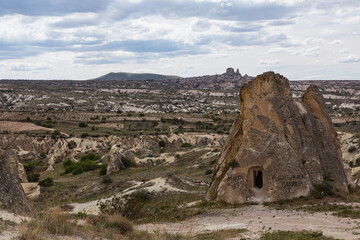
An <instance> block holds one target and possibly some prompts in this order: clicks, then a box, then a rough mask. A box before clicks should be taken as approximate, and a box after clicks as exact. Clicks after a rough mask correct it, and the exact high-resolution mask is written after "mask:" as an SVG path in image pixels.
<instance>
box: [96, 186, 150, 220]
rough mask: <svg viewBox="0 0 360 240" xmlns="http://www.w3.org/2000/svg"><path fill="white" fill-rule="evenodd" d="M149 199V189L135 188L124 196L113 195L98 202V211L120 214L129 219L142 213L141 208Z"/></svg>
mask: <svg viewBox="0 0 360 240" xmlns="http://www.w3.org/2000/svg"><path fill="white" fill-rule="evenodd" d="M150 199H151V195H150V193H149V191H147V190H145V189H140V190H136V191H135V192H134V193H132V194H130V195H128V196H124V197H113V198H111V200H108V201H106V202H104V203H100V211H101V212H102V213H106V214H114V213H115V214H121V215H122V216H124V217H126V218H129V219H136V218H139V217H141V216H142V215H143V212H142V208H143V206H144V205H145V203H146V202H148V201H149V200H150Z"/></svg>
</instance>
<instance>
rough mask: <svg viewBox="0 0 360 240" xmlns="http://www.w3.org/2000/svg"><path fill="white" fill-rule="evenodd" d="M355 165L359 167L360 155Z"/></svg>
mask: <svg viewBox="0 0 360 240" xmlns="http://www.w3.org/2000/svg"><path fill="white" fill-rule="evenodd" d="M355 166H356V167H359V166H360V157H358V158H357V159H356V160H355Z"/></svg>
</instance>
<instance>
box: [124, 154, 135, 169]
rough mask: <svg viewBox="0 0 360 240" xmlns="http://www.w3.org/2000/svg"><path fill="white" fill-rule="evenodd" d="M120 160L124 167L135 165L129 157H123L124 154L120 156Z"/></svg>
mask: <svg viewBox="0 0 360 240" xmlns="http://www.w3.org/2000/svg"><path fill="white" fill-rule="evenodd" d="M121 162H122V163H123V164H124V167H125V168H129V167H135V166H136V165H135V164H134V162H133V161H131V159H130V158H128V157H125V156H121Z"/></svg>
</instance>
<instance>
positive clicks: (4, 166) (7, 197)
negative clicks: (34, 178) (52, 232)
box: [0, 146, 32, 215]
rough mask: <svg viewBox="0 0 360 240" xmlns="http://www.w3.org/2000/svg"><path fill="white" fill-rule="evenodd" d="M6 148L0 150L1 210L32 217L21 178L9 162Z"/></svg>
mask: <svg viewBox="0 0 360 240" xmlns="http://www.w3.org/2000/svg"><path fill="white" fill-rule="evenodd" d="M7 157H8V156H7V151H6V146H2V149H1V150H0V209H6V210H10V211H12V212H14V213H17V214H22V215H31V214H32V209H31V206H30V205H29V203H28V201H27V199H26V195H25V193H24V190H23V188H22V187H21V184H20V180H19V177H18V175H17V172H16V171H15V169H13V168H12V165H11V164H9V162H8V161H7Z"/></svg>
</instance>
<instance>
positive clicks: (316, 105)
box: [302, 84, 340, 150]
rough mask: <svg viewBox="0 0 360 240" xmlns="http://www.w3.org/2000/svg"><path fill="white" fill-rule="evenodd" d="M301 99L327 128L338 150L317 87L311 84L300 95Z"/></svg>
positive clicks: (335, 135)
mask: <svg viewBox="0 0 360 240" xmlns="http://www.w3.org/2000/svg"><path fill="white" fill-rule="evenodd" d="M302 101H303V103H304V104H305V105H306V106H307V108H308V109H309V110H310V112H311V113H312V114H313V115H314V116H315V117H316V118H317V119H319V120H320V121H321V122H322V123H323V124H324V125H325V126H326V127H327V128H328V130H329V131H330V132H331V135H332V137H333V140H334V141H335V142H336V145H338V148H339V150H340V143H338V140H337V133H336V130H335V128H334V125H333V123H332V121H331V119H330V117H329V113H328V111H327V109H326V104H325V99H324V97H323V96H322V94H321V93H320V90H319V88H318V87H317V86H316V85H314V84H311V85H310V86H309V87H308V89H306V91H305V93H304V95H303V96H302Z"/></svg>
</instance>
